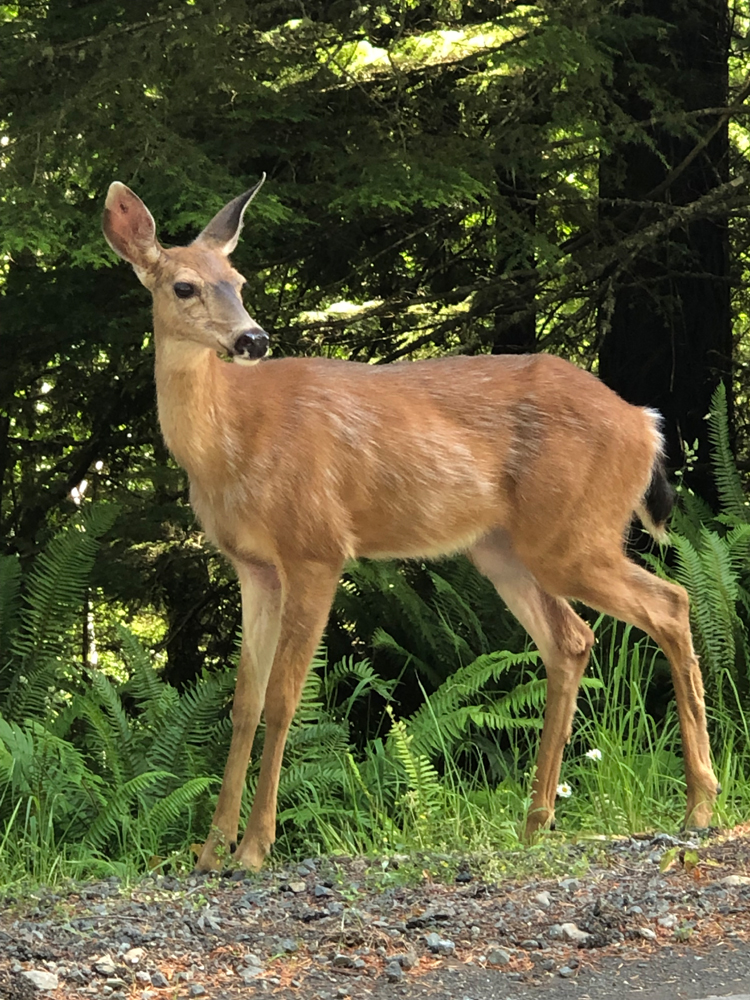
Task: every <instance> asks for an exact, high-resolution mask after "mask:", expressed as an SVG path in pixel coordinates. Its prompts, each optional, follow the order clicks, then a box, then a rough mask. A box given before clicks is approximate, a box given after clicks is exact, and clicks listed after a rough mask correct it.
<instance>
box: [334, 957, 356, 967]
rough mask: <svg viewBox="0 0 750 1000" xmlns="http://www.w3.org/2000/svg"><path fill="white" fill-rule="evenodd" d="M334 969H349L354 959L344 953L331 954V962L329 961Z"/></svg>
mask: <svg viewBox="0 0 750 1000" xmlns="http://www.w3.org/2000/svg"><path fill="white" fill-rule="evenodd" d="M331 964H332V965H333V966H334V968H336V969H351V968H352V966H353V965H354V959H353V958H352V957H351V956H350V955H344V954H341V953H339V954H338V955H334V956H333V962H332V963H331Z"/></svg>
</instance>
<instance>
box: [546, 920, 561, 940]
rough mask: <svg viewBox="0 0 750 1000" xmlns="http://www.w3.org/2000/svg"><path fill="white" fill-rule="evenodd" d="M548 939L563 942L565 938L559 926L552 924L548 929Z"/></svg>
mask: <svg viewBox="0 0 750 1000" xmlns="http://www.w3.org/2000/svg"><path fill="white" fill-rule="evenodd" d="M547 937H548V938H549V939H550V941H562V939H563V938H564V937H565V934H564V933H563V929H562V927H561V926H560V925H559V924H550V925H549V927H548V928H547Z"/></svg>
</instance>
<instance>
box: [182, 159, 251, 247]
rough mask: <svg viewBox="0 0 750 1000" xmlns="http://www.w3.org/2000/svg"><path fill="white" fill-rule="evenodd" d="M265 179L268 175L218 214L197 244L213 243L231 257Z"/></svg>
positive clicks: (197, 239) (197, 240) (198, 238)
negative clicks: (248, 211) (246, 217)
mask: <svg viewBox="0 0 750 1000" xmlns="http://www.w3.org/2000/svg"><path fill="white" fill-rule="evenodd" d="M265 179H266V175H265V174H263V176H262V177H261V179H260V180H259V181H258V183H257V184H256V185H255V187H252V188H250V190H249V191H245V193H244V194H241V195H240V196H239V198H235V199H234V200H233V201H230V202H229V204H228V205H225V206H224V208H222V210H221V211H220V212H217V214H216V215H215V216H214V217H213V219H211V221H210V222H209V224H208V225H207V226H206V228H205V229H204V230H203V232H202V233H201V234H200V236H198V237H197V238H196V240H195V242H196V243H211V244H213V246H214V247H215V248H216V249H217V250H218V251H219V252H220V253H223V254H226V255H227V256H229V254H230V253H231V252H232V251H233V250H234V248H235V247H236V246H237V242H238V240H239V238H240V230H241V229H242V217H243V216H244V214H245V209H246V208H247V206H248V205H249V204H250V202H251V201H252V200H253V198H254V197H255V196H256V194H257V193H258V192H259V191H260V189H261V188H262V187H263V182H264V181H265Z"/></svg>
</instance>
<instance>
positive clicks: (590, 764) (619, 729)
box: [0, 621, 750, 888]
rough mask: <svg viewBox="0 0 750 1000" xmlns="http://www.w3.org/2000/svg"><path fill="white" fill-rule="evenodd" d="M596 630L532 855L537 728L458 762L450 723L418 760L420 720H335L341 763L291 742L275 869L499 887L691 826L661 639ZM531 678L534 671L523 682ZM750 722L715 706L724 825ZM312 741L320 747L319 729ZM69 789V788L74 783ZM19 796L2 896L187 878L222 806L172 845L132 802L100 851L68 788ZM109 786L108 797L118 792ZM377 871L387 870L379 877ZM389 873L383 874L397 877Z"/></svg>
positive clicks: (0, 870) (336, 756)
mask: <svg viewBox="0 0 750 1000" xmlns="http://www.w3.org/2000/svg"><path fill="white" fill-rule="evenodd" d="M597 635H598V639H599V642H598V644H597V647H596V648H595V651H594V654H593V656H592V662H591V667H590V670H589V674H588V679H587V681H586V683H585V685H584V686H583V687H582V689H581V694H580V696H579V711H578V713H577V715H576V719H575V724H574V733H573V738H572V741H571V744H570V746H569V747H568V748H567V752H566V755H565V759H564V762H563V769H562V773H561V785H563V786H565V788H564V790H569V793H570V794H567V795H564V796H561V797H560V798H558V802H557V832H556V833H555V834H554V835H547V836H544V837H543V838H542V841H541V843H540V844H538V845H536V846H535V847H533V848H531V849H528V848H526V849H524V850H523V851H521V842H520V840H519V831H520V830H521V829H522V826H523V821H524V815H525V811H526V808H527V806H528V799H529V791H530V787H531V778H532V772H531V767H530V761H532V760H533V757H534V754H535V743H536V739H537V730H536V729H530V728H528V727H525V726H517V727H516V726H513V725H509V726H508V727H507V728H505V729H503V730H500V731H498V732H490V733H486V732H480V731H478V730H477V729H472V728H469V729H467V732H466V734H465V739H463V741H462V742H461V744H460V748H459V750H458V751H456V742H455V739H453V737H452V736H451V735H450V734H449V733H448V731H447V730H446V731H445V732H443V731H442V730H441V729H440V727H441V717H440V715H439V714H437V713H435V714H434V715H433V717H432V718H431V722H430V724H431V725H434V726H435V727H437V728H436V732H437V733H438V734H439V735H440V739H438V740H437V741H435V740H433V745H437V746H439V747H441V748H442V749H441V750H440V751H439V752H437V753H435V754H434V755H433V754H430V755H429V756H428V755H426V754H424V753H421V752H420V751H419V750H418V749H417V745H418V741H415V737H414V732H413V731H412V730H411V729H410V722H409V720H406V721H404V720H398V719H395V718H394V717H391V720H390V733H389V735H388V736H387V737H383V738H377V739H373V740H371V741H370V742H369V743H368V744H367V745H366V747H365V748H364V750H363V751H361V752H355V750H354V749H353V748H352V747H351V746H349V745H348V744H347V743H346V741H343V738H342V734H344V733H345V732H346V729H345V727H344V728H340V729H336V726H335V725H334V723H333V721H331V720H330V719H329V720H323V724H325V726H327V727H328V729H327V730H326V731H327V732H328V731H329V730H330V732H331V733H332V734H333V735H332V736H331V749H330V752H328V751H325V748H322V747H321V745H320V743H319V742H318V741H316V740H310V739H300V740H299V741H298V745H297V748H296V749H295V744H294V741H291V743H290V746H291V749H290V754H291V755H292V757H293V760H292V762H291V764H290V766H291V767H292V768H295V767H296V768H297V769H298V770H299V773H301V774H304V775H305V780H304V782H300V783H297V785H294V786H293V790H292V792H291V793H290V794H289V795H288V796H287V799H286V800H285V801H284V802H283V803H282V808H281V810H280V815H279V840H278V842H277V848H276V852H275V857H276V859H278V860H280V861H281V862H282V863H283V862H284V861H288V860H291V859H295V858H296V859H298V858H301V857H305V856H320V855H322V856H332V855H348V856H352V855H356V856H366V857H370V858H388V857H390V858H393V857H394V856H402V857H409V858H415V857H416V858H419V857H428V856H429V857H432V858H434V857H435V856H439V857H441V858H444V859H445V861H444V862H443V861H441V862H439V864H444V865H445V866H447V869H450V867H451V865H455V864H456V859H457V858H475V859H484V860H482V861H478V862H477V863H478V864H479V865H481V868H482V870H483V871H489V870H491V869H497V870H498V872H499V876H500V875H501V874H502V870H503V866H504V865H507V864H511V865H513V866H516V867H517V866H518V865H519V864H521V865H523V863H524V862H523V861H519V859H524V858H525V859H528V862H529V864H530V865H531V867H532V870H533V869H535V868H538V866H539V865H540V864H541V863H542V860H543V859H545V858H551V859H552V860H550V861H549V864H550V865H551V866H552V867H554V866H555V864H556V863H557V862H556V861H555V857H556V855H555V851H556V850H557V845H558V844H559V843H560V842H561V841H564V840H566V839H569V840H570V839H578V838H580V837H584V838H585V837H590V836H595V835H605V836H606V835H621V834H629V833H634V832H643V831H656V830H664V831H670V832H671V831H676V830H677V829H678V828H679V825H680V822H681V820H682V817H683V814H684V803H685V782H684V774H683V769H682V760H681V748H680V736H679V725H678V720H677V717H676V712H675V709H674V704H673V702H672V701H671V700H669V697H668V696H669V694H670V689H669V687H668V686H667V685H668V668H667V665H666V662H665V660H664V657H663V654H662V653H661V651H660V650H659V649H658V648H657V647H655V646H654V644H653V643H651V642H650V640H648V639H645V638H642V637H640V638H638V637H637V636H636V635H635V633H634V632H633V631H632V630H631V629H630V628H628V627H623V626H620V625H615V624H612V623H611V622H608V621H600V622H599V623H598V626H597ZM529 669H531V668H529ZM527 680H528V676H527V675H524V674H523V673H522V674H521V683H526V682H527ZM719 680H721V678H720V679H719ZM749 723H750V720H748V718H747V716H746V715H745V712H744V707H743V705H742V703H741V699H740V698H739V697H737V698H736V699H735V704H733V705H731V711H730V710H729V709H728V708H727V707H726V706H725V707H724V708H723V710H722V712H721V713H719V712H717V711H716V710H715V709H710V727H711V734H712V746H713V748H714V751H715V754H716V759H715V764H716V771H717V774H718V776H719V780H720V782H721V784H722V786H723V789H724V790H723V792H722V793H721V795H720V797H719V800H718V803H717V810H716V819H717V822H718V823H719V824H721V825H726V826H732V825H734V824H735V823H737V822H741V821H744V820H746V819H747V817H748V816H749V815H750V781H749V780H748V773H749V766H750V754H749V749H748V748H749V747H750V738H749V730H750V725H749ZM308 725H309V722H308V721H303V722H302V723H300V726H301V727H305V726H308ZM301 731H303V732H304V733H305V734H306V735H307V736H309V729H307V730H301ZM334 737H335V738H334ZM443 737H444V738H443ZM593 751H596V752H593ZM295 755H296V756H295ZM220 764H221V761H217V766H220ZM56 780H57V782H58V783H59V782H61V781H62V779H61V776H60V772H57V778H56ZM11 789H12V785H11V784H10V783H6V784H5V790H4V792H3V793H2V796H1V797H0V816H3V820H2V824H1V825H0V886H4V887H6V888H7V887H9V886H18V885H21V884H26V883H31V884H47V885H53V886H54V885H56V884H60V883H63V882H66V881H68V880H70V879H75V880H81V879H86V878H102V877H107V876H111V875H116V876H118V877H119V878H121V879H124V880H126V881H128V880H131V879H135V878H137V877H139V876H140V875H142V874H143V873H144V872H147V871H148V870H150V869H151V870H153V869H156V870H158V871H167V870H170V871H176V872H187V871H189V870H190V868H191V867H192V861H193V859H192V855H191V853H190V851H189V847H188V845H189V844H190V843H191V841H199V840H200V839H201V836H202V834H203V832H204V831H203V829H202V828H201V829H198V828H197V827H198V826H201V825H202V820H203V818H204V817H205V815H206V810H207V807H209V806H210V800H209V799H208V798H207V799H206V802H205V803H204V804H203V807H201V808H199V809H196V810H195V811H192V810H186V812H185V817H184V825H183V826H182V827H181V828H180V826H179V824H177V825H176V826H175V825H172V826H171V827H170V828H169V831H168V833H167V832H166V831H165V832H164V833H163V834H161V838H162V839H161V841H160V840H159V838H158V837H155V834H154V829H153V828H152V826H150V825H149V815H150V813H149V811H148V810H147V809H141V808H139V806H138V803H137V802H133V803H131V804H130V812H129V813H128V816H127V817H126V821H125V823H124V824H123V829H125V830H127V836H126V837H125V836H118V837H114V838H113V839H112V840H111V841H110V843H109V845H108V847H102V846H94V845H92V844H91V843H88V842H87V840H86V836H85V833H84V834H82V833H81V825H80V823H78V824H77V825H76V824H74V823H72V822H71V795H70V789H67V788H66V787H65V786H64V781H62V784H60V786H59V787H56V788H55V789H43V790H42V792H41V793H39V792H36V793H35V794H20V795H16V797H15V798H11V797H10V796H11ZM100 791H102V794H106V787H104V788H103V790H102V789H100ZM247 799H248V802H249V799H250V796H249V795H248V797H247ZM150 808H153V807H152V806H151V807H150ZM191 816H195V817H196V818H195V822H194V824H191V822H190V817H191ZM157 852H158V854H157ZM506 852H511V855H508V854H507V853H506ZM519 852H520V853H519ZM509 857H513V858H515V860H513V861H512V862H511V861H508V860H507V858H509ZM492 858H494V859H495V860H494V861H493V862H490V861H488V860H487V859H492ZM502 858H505V859H506V860H500V859H502ZM378 864H379V862H373V865H374V869H375V870H376V871H377V870H378ZM402 867H404V866H403V865H402ZM407 867H408V866H407ZM386 872H387V868H386V869H381V875H383V877H385V873H386ZM404 874H405V873H404V872H403V871H402V874H401V876H400V877H402V878H403V877H404Z"/></svg>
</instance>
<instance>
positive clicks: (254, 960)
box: [242, 952, 263, 967]
mask: <svg viewBox="0 0 750 1000" xmlns="http://www.w3.org/2000/svg"><path fill="white" fill-rule="evenodd" d="M242 961H243V962H244V963H245V965H255V966H257V967H260V966H261V965H262V964H263V963H262V962H261V960H260V959H259V958H258V956H257V955H254V954H253V953H252V952H248V953H247V955H243V956H242Z"/></svg>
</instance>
